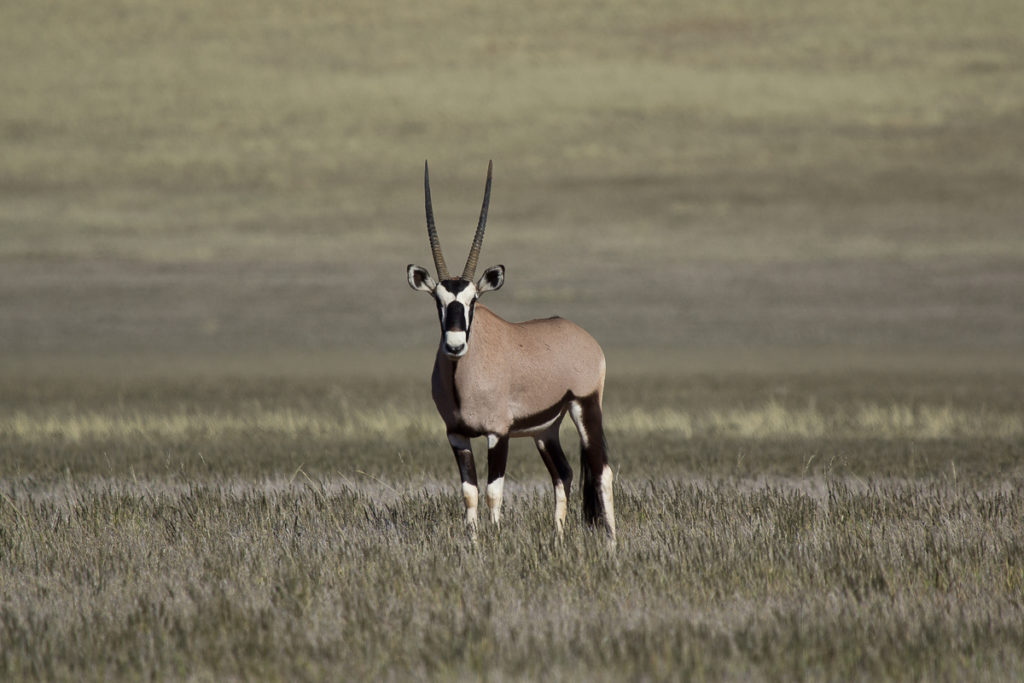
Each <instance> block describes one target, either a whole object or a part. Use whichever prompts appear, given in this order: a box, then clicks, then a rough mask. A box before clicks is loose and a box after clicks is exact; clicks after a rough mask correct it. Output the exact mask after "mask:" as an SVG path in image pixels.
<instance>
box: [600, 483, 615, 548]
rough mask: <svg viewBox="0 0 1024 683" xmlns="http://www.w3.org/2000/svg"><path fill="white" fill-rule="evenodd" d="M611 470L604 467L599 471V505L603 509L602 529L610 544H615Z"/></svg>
mask: <svg viewBox="0 0 1024 683" xmlns="http://www.w3.org/2000/svg"><path fill="white" fill-rule="evenodd" d="M613 479H614V476H613V475H612V468H611V467H609V466H608V465H605V466H604V470H602V471H601V483H600V487H601V504H602V507H604V527H605V529H606V530H607V531H608V536H609V539H610V540H611V542H612V543H613V544H614V543H615V501H614V499H613V496H612V480H613Z"/></svg>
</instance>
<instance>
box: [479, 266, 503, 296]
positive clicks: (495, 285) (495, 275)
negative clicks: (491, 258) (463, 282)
mask: <svg viewBox="0 0 1024 683" xmlns="http://www.w3.org/2000/svg"><path fill="white" fill-rule="evenodd" d="M503 284H505V266H500V265H499V266H491V267H490V268H488V269H487V270H485V271H484V274H483V275H482V276H480V281H479V282H477V283H476V291H477V293H478V294H483V293H484V292H493V291H494V290H496V289H501V286H502V285H503Z"/></svg>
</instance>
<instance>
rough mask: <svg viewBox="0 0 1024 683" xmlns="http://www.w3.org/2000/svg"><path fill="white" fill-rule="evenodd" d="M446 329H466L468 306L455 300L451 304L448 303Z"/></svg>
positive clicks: (445, 316)
mask: <svg viewBox="0 0 1024 683" xmlns="http://www.w3.org/2000/svg"><path fill="white" fill-rule="evenodd" d="M444 331H445V332H465V331H466V307H465V306H463V305H462V304H460V303H459V302H458V301H453V302H451V303H450V304H448V308H447V309H446V310H445V314H444Z"/></svg>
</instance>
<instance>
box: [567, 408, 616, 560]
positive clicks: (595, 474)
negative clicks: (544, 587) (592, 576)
mask: <svg viewBox="0 0 1024 683" xmlns="http://www.w3.org/2000/svg"><path fill="white" fill-rule="evenodd" d="M569 414H570V415H571V416H572V421H573V423H574V424H575V425H576V430H577V431H578V432H579V433H580V469H582V470H583V519H584V520H585V521H586V522H587V523H588V524H591V525H596V524H597V522H598V520H599V519H602V520H603V521H604V528H605V531H606V532H607V533H608V538H609V540H610V541H611V542H612V543H615V503H614V499H613V496H612V479H613V478H614V477H613V476H612V468H611V467H609V466H608V447H607V444H606V443H605V438H604V425H603V424H602V418H601V399H600V397H599V396H598V394H592V395H590V396H587V397H584V398H579V399H576V400H574V401H573V402H572V405H571V406H570V408H569Z"/></svg>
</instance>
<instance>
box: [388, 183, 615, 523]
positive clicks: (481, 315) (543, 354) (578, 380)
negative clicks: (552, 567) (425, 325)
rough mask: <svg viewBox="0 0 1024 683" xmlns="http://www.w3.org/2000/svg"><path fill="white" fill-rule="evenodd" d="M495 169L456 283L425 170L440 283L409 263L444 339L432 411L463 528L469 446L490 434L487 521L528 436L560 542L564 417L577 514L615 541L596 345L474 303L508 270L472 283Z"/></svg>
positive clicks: (472, 517) (469, 504) (566, 474)
mask: <svg viewBox="0 0 1024 683" xmlns="http://www.w3.org/2000/svg"><path fill="white" fill-rule="evenodd" d="M491 171H492V164H488V166H487V185H486V188H485V190H484V202H483V208H481V210H480V220H479V222H478V223H477V227H476V236H475V237H474V238H473V245H472V247H471V248H470V250H469V258H468V259H467V261H466V267H465V268H464V269H463V271H462V275H460V276H457V277H452V276H451V275H450V274H449V273H448V268H447V266H446V265H445V262H444V256H443V255H442V253H441V244H440V241H439V240H438V238H437V228H436V226H435V225H434V212H433V209H432V207H431V202H430V172H429V167H428V166H427V165H426V163H424V167H423V191H424V194H425V199H426V212H427V235H428V237H429V238H430V250H431V252H432V253H433V256H434V265H435V266H436V268H437V277H438V280H437V281H435V280H434V279H433V278H432V277H431V276H430V273H429V272H428V271H427V269H426V268H423V267H421V266H416V265H410V266H409V268H408V277H409V286H410V287H412V288H413V289H415V290H417V291H420V292H427V293H428V294H430V295H432V296H433V297H434V302H435V303H436V304H437V315H438V318H439V319H440V323H441V340H440V344H439V345H438V349H437V356H436V359H435V361H434V372H433V377H432V379H431V385H432V389H433V396H434V404H435V405H436V406H437V411H438V412H439V413H440V414H441V418H442V419H443V420H444V423H445V427H446V428H447V431H448V441H449V443H450V444H451V447H452V450H453V451H454V453H455V460H456V462H457V463H458V466H459V474H460V475H461V477H462V495H463V498H464V500H465V503H466V524H467V526H468V527H469V530H470V534H471V535H473V534H475V531H476V523H477V501H478V496H479V494H478V491H479V489H478V488H477V477H476V464H475V463H474V460H473V451H472V449H471V447H470V439H471V438H473V437H477V436H486V437H487V489H486V498H487V507H488V508H489V509H490V513H491V520H492V521H493V522H495V523H497V522H498V520H499V518H500V516H501V497H502V490H503V484H504V480H505V462H506V460H507V458H508V440H509V438H510V437H520V436H523V437H530V438H531V439H533V440H534V443H536V445H537V450H539V451H540V456H541V458H542V459H543V460H544V464H545V465H546V466H547V469H548V472H549V473H550V474H551V481H552V483H553V484H554V489H555V529H556V532H557V533H558V534H559V535H561V533H562V527H563V524H564V522H565V514H566V501H567V499H568V497H569V488H570V484H571V483H572V468H570V467H569V462H568V461H567V460H566V457H565V453H564V452H563V451H562V447H561V445H560V444H559V441H558V427H559V425H560V424H561V422H562V418H563V417H565V414H566V413H567V412H568V413H569V415H570V416H571V417H572V421H573V423H574V424H575V425H576V429H577V431H579V435H580V447H581V453H580V468H581V469H582V471H583V517H584V520H585V521H586V522H587V523H589V524H591V525H594V524H596V523H597V522H598V521H599V520H603V522H604V527H605V530H606V531H607V533H608V537H609V539H610V540H611V541H612V542H614V541H615V512H614V506H613V502H612V470H611V468H610V467H609V466H608V455H607V450H606V445H605V439H604V430H603V428H602V424H601V402H602V394H603V392H604V375H605V360H604V353H603V352H602V351H601V347H600V346H598V344H597V342H596V341H594V338H593V337H591V336H590V335H589V334H587V332H586V331H585V330H583V328H581V327H579V326H578V325H576V324H574V323H571V322H569V321H568V320H563V319H562V318H558V317H555V318H546V319H544V320H529V321H527V322H521V323H510V322H506V321H505V320H502V319H501V318H500V317H498V316H497V315H495V314H494V313H492V312H491V311H490V310H489V309H487V308H485V307H484V306H482V305H479V304H478V303H477V299H479V298H480V296H481V295H482V294H484V292H490V291H494V290H497V289H499V288H501V285H502V284H503V283H504V281H505V267H504V266H501V265H498V266H492V267H490V268H488V269H486V270H485V271H484V273H483V275H482V276H481V278H480V280H479V281H477V282H473V274H474V272H475V271H476V263H477V259H478V257H479V255H480V246H481V245H482V244H483V239H484V225H485V223H486V222H487V206H488V203H489V202H490V197H491Z"/></svg>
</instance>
